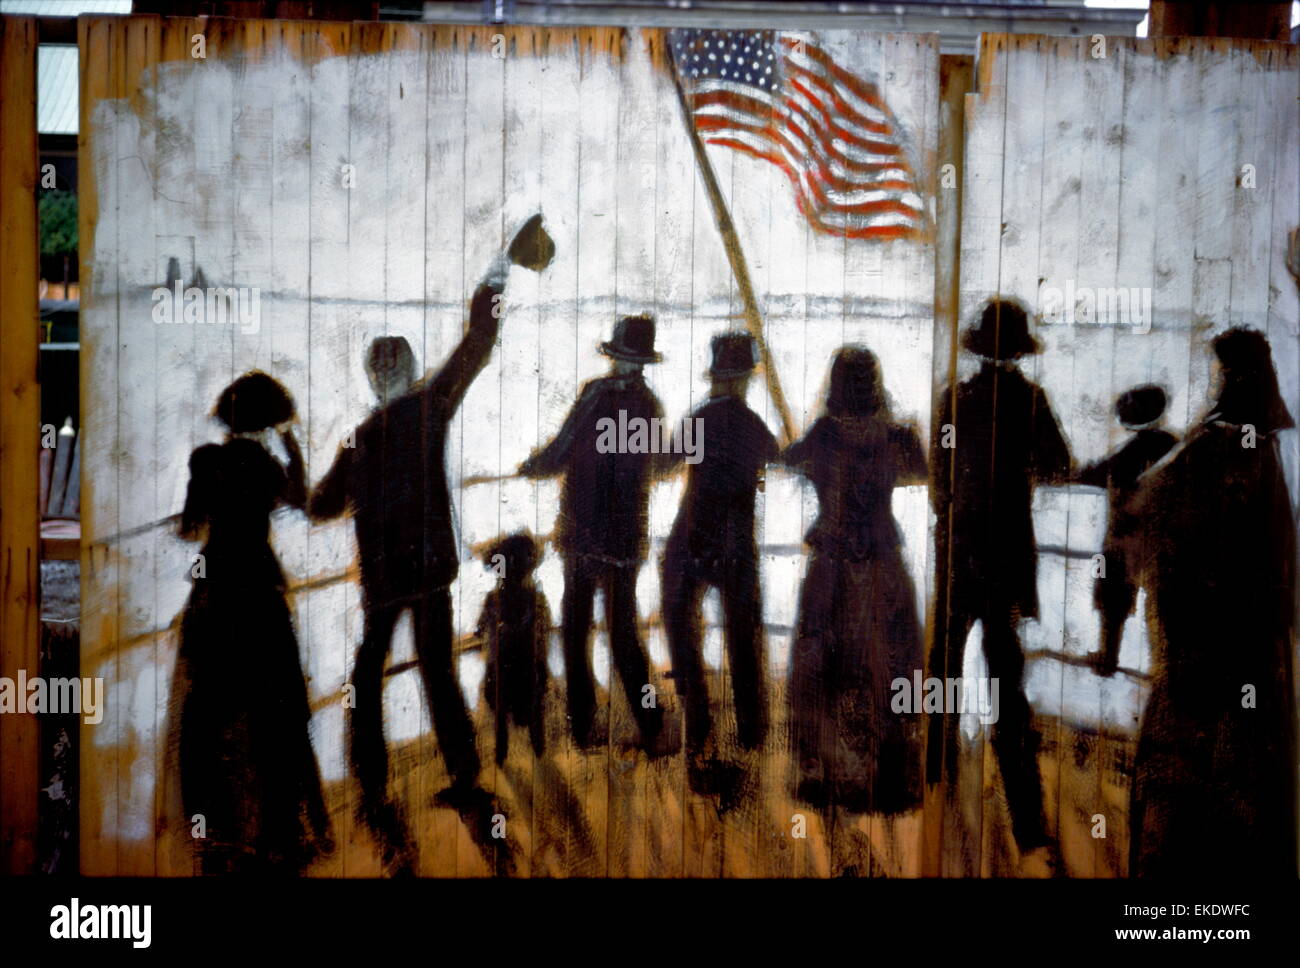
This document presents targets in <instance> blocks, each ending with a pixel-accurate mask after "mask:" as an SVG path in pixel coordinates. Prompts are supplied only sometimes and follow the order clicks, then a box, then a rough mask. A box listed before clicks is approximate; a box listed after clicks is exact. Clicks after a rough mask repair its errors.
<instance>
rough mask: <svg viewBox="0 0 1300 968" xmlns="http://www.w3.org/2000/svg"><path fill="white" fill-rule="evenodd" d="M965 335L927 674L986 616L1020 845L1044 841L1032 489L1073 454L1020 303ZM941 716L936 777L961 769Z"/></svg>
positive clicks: (1064, 469)
mask: <svg viewBox="0 0 1300 968" xmlns="http://www.w3.org/2000/svg"><path fill="white" fill-rule="evenodd" d="M962 345H963V346H964V347H965V349H966V350H968V351H969V352H971V353H973V354H975V355H976V356H978V357H980V360H981V363H980V369H979V371H978V372H977V373H976V374H975V375H974V376H972V377H970V378H969V379H967V380H964V381H963V382H961V383H960V384H958V385H957V386H955V387H948V388H945V389H944V391H943V394H942V398H941V403H940V407H939V417H938V419H937V420H936V421H935V425H934V445H933V451H932V452H933V454H934V458H933V477H932V482H931V491H930V494H931V500H932V501H933V503H934V509H935V514H936V516H937V524H936V528H935V537H936V541H935V545H936V548H935V563H936V569H935V574H936V575H937V576H938V594H937V609H936V612H935V614H936V616H937V618H936V623H935V630H934V641H933V644H932V646H931V652H930V670H931V671H930V675H932V676H935V677H942V678H949V677H957V676H960V675H961V671H962V655H963V652H964V651H965V645H966V636H967V634H968V633H969V632H970V629H971V626H972V625H974V623H975V622H976V621H979V622H980V623H981V625H982V626H983V630H984V656H985V659H986V660H987V663H988V674H989V676H990V677H993V678H996V679H998V680H999V682H1000V687H999V688H1000V693H1001V696H1002V697H1003V698H1002V702H1001V709H1000V710H999V719H998V721H997V722H996V723H995V724H994V725H993V731H992V743H993V749H994V752H995V753H996V754H997V757H998V765H999V767H1000V769H1001V772H1002V779H1003V782H1004V783H1005V785H1006V794H1007V805H1008V807H1009V808H1010V811H1011V821H1012V832H1013V834H1014V836H1015V839H1016V843H1017V845H1018V846H1019V848H1020V851H1021V854H1022V855H1024V854H1028V853H1030V852H1032V851H1034V850H1036V849H1037V848H1040V847H1045V846H1046V845H1047V843H1048V837H1047V833H1046V830H1045V825H1044V821H1043V802H1042V801H1043V797H1042V780H1041V777H1040V775H1039V771H1038V745H1039V736H1038V734H1037V732H1036V731H1035V730H1034V729H1033V724H1032V711H1031V709H1030V706H1029V700H1028V699H1027V698H1026V697H1025V693H1024V687H1023V683H1022V681H1021V680H1022V678H1023V673H1024V665H1025V660H1024V654H1023V653H1022V651H1021V647H1020V638H1019V634H1018V631H1017V626H1018V624H1019V622H1020V620H1021V619H1024V618H1036V617H1037V616H1038V590H1037V585H1036V583H1037V573H1038V562H1037V549H1036V545H1035V542H1034V524H1033V518H1032V516H1031V513H1030V512H1031V500H1032V494H1033V488H1034V485H1036V484H1043V483H1050V482H1056V481H1063V480H1065V479H1066V478H1067V477H1068V474H1069V471H1070V455H1069V451H1068V449H1067V447H1066V444H1065V441H1064V439H1063V438H1062V437H1061V431H1060V428H1059V426H1058V424H1057V421H1056V417H1055V415H1054V414H1053V413H1052V408H1051V407H1050V406H1049V405H1048V402H1047V395H1046V394H1045V393H1044V392H1043V390H1042V388H1041V387H1039V386H1037V385H1036V384H1034V383H1031V382H1030V381H1029V380H1026V379H1025V377H1024V375H1023V374H1021V372H1020V370H1019V369H1018V368H1017V366H1016V363H1015V361H1016V360H1017V359H1019V358H1020V357H1022V356H1024V355H1026V354H1030V353H1037V352H1039V351H1040V347H1039V345H1038V341H1037V340H1036V339H1035V338H1034V337H1033V336H1032V335H1031V334H1030V332H1029V320H1028V317H1027V315H1026V313H1025V310H1024V307H1022V306H1021V305H1020V304H1018V303H1016V302H1012V301H1009V300H1001V299H992V300H989V301H988V302H987V303H986V304H985V305H984V307H983V310H982V312H981V313H980V317H979V321H978V323H977V324H976V325H975V326H974V327H971V328H969V329H967V331H966V333H965V335H964V336H963V339H962ZM952 434H955V439H954V438H953V436H951V435H952ZM945 437H946V438H947V439H948V443H949V446H947V447H945ZM936 715H938V716H940V718H939V719H938V720H937V721H936V720H935V719H931V721H930V729H929V738H928V758H927V770H926V776H927V780H928V781H929V782H931V783H935V782H938V780H939V779H940V777H941V775H943V774H944V773H945V772H946V775H947V776H948V777H950V778H951V777H953V776H955V774H956V767H957V750H958V737H957V726H958V722H959V717H958V715H957V711H956V710H949V711H947V712H946V713H945V714H936ZM945 760H946V763H947V766H946V771H945V770H944V768H943V764H944V761H945Z"/></svg>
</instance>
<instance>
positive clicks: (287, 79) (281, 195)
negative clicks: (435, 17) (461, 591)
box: [242, 20, 350, 875]
mask: <svg viewBox="0 0 1300 968" xmlns="http://www.w3.org/2000/svg"><path fill="white" fill-rule="evenodd" d="M310 30H311V27H310V26H309V25H308V24H306V23H304V22H299V21H286V20H276V21H270V22H268V23H267V31H268V32H267V34H266V36H265V40H264V44H265V47H266V49H265V50H264V51H263V55H262V58H261V63H263V64H265V65H267V69H269V70H271V71H273V72H274V76H275V78H276V83H275V84H274V85H270V86H271V87H272V90H271V92H270V93H271V100H270V106H269V107H270V119H269V128H270V146H269V152H270V156H269V163H270V171H269V181H270V186H269V198H268V213H267V216H268V223H269V224H268V225H267V231H268V259H269V263H268V265H267V267H266V272H265V275H264V276H263V278H264V279H265V289H264V290H263V292H262V294H261V321H260V329H259V334H258V335H259V336H260V337H261V339H262V341H263V345H262V346H261V348H260V356H261V360H262V361H263V362H262V365H263V366H264V367H266V368H267V372H269V373H272V374H273V375H275V377H276V379H278V380H279V381H280V382H281V383H283V384H284V385H285V387H287V388H288V389H289V391H290V392H291V393H292V394H293V396H294V400H295V401H296V402H297V405H298V417H297V419H296V421H295V426H294V427H293V432H294V433H295V434H296V435H297V437H298V440H299V442H300V444H301V445H302V449H303V457H304V463H305V465H306V467H305V470H304V473H305V475H306V478H307V481H308V484H309V486H310V483H311V482H312V481H313V480H315V479H316V478H318V477H320V476H322V475H323V474H324V473H325V471H326V470H327V469H328V463H326V464H325V465H324V466H321V465H319V464H313V463H312V460H313V457H315V456H317V455H315V454H313V451H312V449H311V447H310V446H308V444H309V438H308V436H307V435H306V434H305V431H306V429H307V426H308V420H309V419H310V417H309V414H308V413H307V406H308V403H309V387H310V364H311V325H310V308H309V303H308V301H307V296H308V293H309V291H310V288H309V287H310V282H311V276H310V271H311V270H310V259H311V219H312V211H311V191H312V182H311V120H312V118H311V87H310V81H311V71H312V67H311V58H312V55H313V37H312V34H311V33H310ZM242 338H247V337H246V336H244V337H242ZM349 523H350V522H349ZM345 526H346V524H345ZM315 530H316V529H315V528H314V527H313V526H312V525H311V524H310V523H309V522H308V520H307V516H306V515H305V514H303V513H301V512H298V511H294V512H292V513H289V514H285V515H283V516H281V517H279V518H278V519H275V520H273V524H272V543H273V547H274V548H275V551H276V555H277V556H278V557H279V559H280V565H281V567H282V568H283V570H284V572H285V574H286V575H288V576H292V577H291V578H290V581H291V582H293V581H295V580H299V581H301V580H303V579H307V578H310V577H314V576H313V574H312V571H311V555H310V547H311V544H310V543H311V541H312V534H313V532H314V531H315ZM316 594H317V593H316V592H312V591H307V590H300V591H298V592H297V593H296V594H294V595H293V596H292V598H291V600H290V602H291V605H292V608H293V616H294V627H295V629H296V631H297V633H298V648H299V654H300V656H301V657H302V659H301V661H302V667H303V670H304V673H305V676H306V679H307V687H308V696H309V697H310V700H311V703H312V708H313V710H314V713H313V716H312V722H311V729H310V732H311V738H312V746H313V749H314V750H315V755H316V762H317V767H318V768H319V769H320V770H321V772H322V787H323V789H324V794H325V802H326V805H327V809H328V808H329V806H330V805H331V803H333V802H334V801H335V798H333V797H331V792H330V791H331V789H332V784H331V783H330V782H329V779H328V774H327V773H326V770H325V767H326V764H329V763H337V762H339V759H340V757H341V756H342V749H341V736H339V735H338V734H332V733H331V732H330V730H329V729H328V728H327V725H328V723H329V719H328V716H327V715H325V712H326V709H328V708H329V707H335V708H336V707H337V706H338V702H339V700H338V696H339V694H340V690H341V687H342V684H343V680H344V678H345V676H346V672H345V670H344V668H343V666H342V665H341V664H339V662H338V658H339V657H338V648H337V642H336V637H337V635H338V631H337V628H336V626H335V624H334V623H328V624H326V625H324V626H322V627H318V628H313V627H312V625H311V611H312V609H311V601H312V599H313V598H314V597H315V595H316ZM331 659H333V660H334V661H333V662H331V661H330V660H331ZM322 704H329V705H328V706H326V707H325V708H322ZM342 819H343V818H342V817H341V816H340V815H339V814H338V813H334V814H333V815H332V816H331V826H332V830H333V834H334V838H335V843H336V844H337V843H338V842H339V841H338V837H339V833H340V830H341V821H342ZM338 865H339V856H338V852H337V851H336V852H335V853H334V854H333V855H331V856H327V857H325V858H323V859H322V860H321V861H319V862H318V863H317V864H316V865H315V866H314V867H313V868H312V873H313V874H321V875H328V874H335V873H337V871H338Z"/></svg>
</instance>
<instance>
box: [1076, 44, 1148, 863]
mask: <svg viewBox="0 0 1300 968" xmlns="http://www.w3.org/2000/svg"><path fill="white" fill-rule="evenodd" d="M1156 49H1157V42H1156V41H1155V40H1146V39H1140V40H1135V41H1133V43H1132V46H1131V47H1129V48H1128V49H1127V53H1126V60H1125V64H1124V85H1125V95H1124V117H1123V141H1122V144H1121V145H1120V147H1119V152H1120V180H1121V185H1120V213H1121V215H1120V222H1119V237H1118V240H1117V245H1116V268H1115V278H1116V285H1118V286H1120V287H1122V288H1127V289H1130V290H1132V289H1138V290H1143V289H1146V290H1149V291H1150V292H1151V294H1152V307H1153V315H1155V316H1156V317H1157V318H1158V317H1159V315H1160V314H1159V312H1158V311H1155V309H1154V308H1155V305H1156V304H1155V287H1156V272H1155V251H1156V238H1157V235H1159V234H1162V233H1161V232H1160V230H1159V228H1158V227H1157V225H1156V221H1155V211H1156V206H1157V205H1158V204H1159V199H1160V196H1161V195H1162V194H1163V193H1164V185H1165V182H1164V178H1163V177H1162V175H1161V166H1160V164H1159V162H1158V159H1160V157H1161V154H1162V151H1163V147H1162V145H1161V142H1160V135H1161V119H1160V111H1161V100H1160V95H1161V79H1162V77H1163V65H1162V63H1161V61H1160V60H1159V59H1158V58H1157V56H1156ZM1146 322H1147V324H1148V325H1150V326H1151V327H1153V329H1152V331H1150V332H1147V333H1144V334H1143V333H1139V332H1137V330H1136V329H1134V330H1131V331H1128V332H1126V333H1122V334H1118V335H1117V340H1119V341H1120V342H1122V343H1123V344H1124V346H1123V351H1121V352H1117V353H1116V354H1115V358H1114V360H1113V366H1112V397H1113V395H1114V393H1115V392H1118V390H1119V389H1120V388H1126V387H1130V386H1136V385H1138V384H1141V383H1150V382H1153V381H1154V380H1155V372H1156V365H1157V360H1158V354H1157V353H1155V352H1153V348H1155V347H1158V346H1159V345H1160V344H1159V343H1158V342H1157V340H1158V339H1159V337H1158V336H1157V335H1155V333H1154V326H1155V320H1154V319H1149V320H1147V321H1146ZM1166 389H1167V390H1168V389H1170V388H1168V387H1167V388H1166ZM1110 412H1111V414H1112V415H1113V413H1114V408H1113V406H1112V407H1111V409H1110ZM1109 431H1110V436H1109V442H1108V444H1107V448H1106V450H1107V452H1108V453H1109V452H1111V451H1113V450H1114V449H1115V448H1116V447H1118V446H1121V444H1122V439H1121V428H1120V427H1119V425H1118V423H1117V422H1116V421H1115V420H1114V418H1113V416H1112V419H1111V422H1110V428H1109ZM1080 463H1082V459H1080ZM1142 620H1143V615H1142V605H1141V604H1139V605H1138V606H1137V609H1136V610H1135V612H1134V614H1133V616H1132V617H1131V618H1130V620H1129V626H1128V628H1127V630H1126V634H1125V646H1124V647H1122V648H1121V649H1120V665H1121V666H1124V667H1126V668H1134V667H1136V666H1137V665H1138V664H1139V663H1140V661H1141V659H1140V658H1138V657H1137V656H1132V657H1130V654H1131V647H1130V645H1129V643H1134V644H1136V642H1137V640H1138V639H1139V638H1141V635H1140V630H1141V628H1142ZM1093 647H1094V648H1099V647H1100V642H1099V641H1097V642H1095V643H1094V646H1093ZM1098 690H1099V693H1100V709H1099V720H1098V726H1099V731H1100V742H1099V744H1098V754H1097V788H1096V790H1097V792H1096V803H1095V805H1094V810H1093V813H1100V814H1102V815H1103V816H1104V817H1105V818H1106V837H1105V838H1104V839H1103V838H1098V840H1097V852H1098V853H1097V861H1096V862H1097V868H1098V873H1099V874H1100V873H1106V874H1110V875H1114V876H1122V875H1123V874H1124V873H1125V872H1126V871H1127V869H1128V842H1129V841H1128V790H1129V784H1130V783H1131V782H1132V781H1131V778H1130V776H1129V775H1128V773H1127V771H1124V772H1121V770H1120V765H1121V764H1124V763H1126V762H1127V761H1128V760H1129V759H1130V757H1129V756H1128V755H1127V750H1128V749H1129V748H1131V747H1130V745H1129V744H1130V742H1131V740H1132V738H1133V737H1135V736H1136V735H1137V725H1138V712H1139V704H1138V701H1137V699H1138V697H1137V687H1136V684H1135V683H1134V682H1133V681H1132V680H1124V681H1116V680H1115V679H1112V680H1110V681H1105V680H1102V681H1099V682H1098ZM1090 819H1091V816H1090V817H1089V820H1090Z"/></svg>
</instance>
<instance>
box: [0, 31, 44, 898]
mask: <svg viewBox="0 0 1300 968" xmlns="http://www.w3.org/2000/svg"><path fill="white" fill-rule="evenodd" d="M36 45H37V32H36V20H35V18H33V17H0V676H3V677H6V678H9V679H12V680H15V681H16V680H17V677H18V672H19V670H24V671H25V672H26V674H27V675H28V676H37V675H40V638H39V628H40V625H39V618H40V616H39V612H40V564H39V560H40V513H39V511H38V503H39V489H40V484H39V471H38V449H37V444H38V440H39V433H40V408H41V397H40V385H39V383H38V381H37V359H38V353H39V332H38V327H37V320H38V319H39V300H38V293H37V285H38V281H39V267H38V261H37V250H38V248H39V243H38V237H37V219H36V179H37V157H38V155H37V140H36ZM24 698H25V697H23V696H21V695H20V696H18V697H17V699H18V701H19V702H20V703H21V702H22V701H23V700H24ZM39 736H40V725H39V722H38V721H37V718H36V716H34V715H30V714H28V713H26V712H25V711H15V712H13V713H10V714H6V715H3V716H0V873H4V874H28V873H34V869H35V865H36V807H37V798H38V796H39V794H38V789H37V788H38V787H39V785H40V771H39V763H40V760H39V757H40V743H39Z"/></svg>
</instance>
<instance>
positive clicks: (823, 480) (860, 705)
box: [782, 346, 926, 814]
mask: <svg viewBox="0 0 1300 968" xmlns="http://www.w3.org/2000/svg"><path fill="white" fill-rule="evenodd" d="M782 460H783V461H785V463H787V464H789V465H790V466H791V467H793V468H796V469H797V470H799V471H800V472H801V473H803V474H804V475H806V476H807V477H808V479H809V480H810V481H811V482H812V484H813V486H814V487H815V488H816V490H817V503H818V512H817V520H816V521H815V522H814V523H813V526H812V528H811V529H810V530H809V531H808V535H807V539H806V540H807V542H808V546H809V548H810V558H809V562H808V574H807V577H806V578H805V579H804V583H803V590H802V593H801V595H800V599H799V620H798V630H797V633H796V637H795V642H794V649H793V652H792V654H791V665H790V723H791V741H792V746H793V749H794V754H795V757H796V763H795V767H796V778H797V779H796V789H795V796H796V797H797V798H798V799H799V800H801V801H802V802H804V803H807V804H810V805H812V806H814V807H817V808H819V809H828V808H831V807H841V808H844V809H847V810H850V811H853V812H856V813H867V812H872V813H880V814H897V813H900V812H904V811H907V810H910V809H913V808H915V807H917V806H919V805H920V803H921V795H922V787H923V784H922V752H921V722H920V720H919V719H918V718H917V717H913V716H904V715H898V714H896V713H894V712H893V711H892V709H891V706H890V699H891V693H890V687H891V684H892V682H893V681H894V679H895V678H897V677H900V676H903V677H908V678H910V677H911V676H912V675H913V673H914V671H915V670H917V669H919V668H921V667H922V664H923V662H924V646H923V644H922V639H921V625H920V620H919V618H918V616H917V612H916V597H915V594H916V593H915V589H914V586H913V584H912V579H911V577H910V576H909V575H908V573H907V567H906V565H905V564H904V562H903V555H902V548H901V546H902V537H901V535H900V533H899V530H898V525H897V523H896V522H895V521H894V516H893V511H892V508H891V499H892V495H893V491H894V488H895V487H897V486H899V485H905V484H919V483H924V482H925V480H926V460H925V452H924V450H923V449H922V446H921V440H920V437H919V436H918V435H917V433H916V431H915V430H914V429H912V428H911V427H908V426H905V425H902V424H898V423H895V422H894V421H893V419H892V418H891V416H890V413H889V406H888V401H887V398H886V396H885V390H884V385H883V382H882V378H881V373H880V364H879V363H878V361H877V360H876V357H875V355H874V354H873V353H871V351H870V350H867V349H864V348H862V347H857V346H846V347H843V348H841V349H840V350H839V351H838V352H837V353H836V354H835V359H834V362H833V363H832V364H831V376H830V391H829V393H828V395H827V399H826V413H825V415H824V416H822V417H819V418H818V419H817V421H816V422H815V423H814V424H813V425H812V427H811V428H810V429H809V431H808V433H807V434H806V435H805V436H804V437H803V439H801V440H798V441H796V442H795V443H793V444H791V445H790V447H788V448H787V449H786V451H785V453H784V454H783V455H782Z"/></svg>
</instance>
